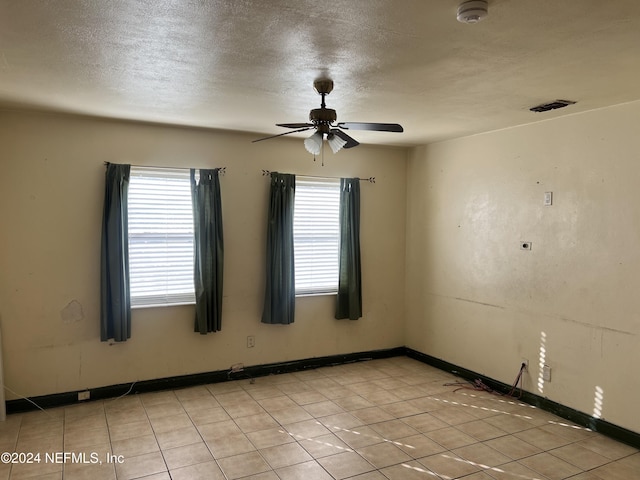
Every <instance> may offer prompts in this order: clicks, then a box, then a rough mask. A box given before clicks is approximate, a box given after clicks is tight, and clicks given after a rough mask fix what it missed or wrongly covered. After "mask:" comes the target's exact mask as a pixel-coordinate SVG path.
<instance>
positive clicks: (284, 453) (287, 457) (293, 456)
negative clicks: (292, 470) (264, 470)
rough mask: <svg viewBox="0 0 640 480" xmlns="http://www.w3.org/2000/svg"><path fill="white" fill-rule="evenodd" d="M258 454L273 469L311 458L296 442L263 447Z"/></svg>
mask: <svg viewBox="0 0 640 480" xmlns="http://www.w3.org/2000/svg"><path fill="white" fill-rule="evenodd" d="M260 454H261V455H262V457H263V458H264V459H265V460H266V461H267V463H268V464H269V465H270V466H271V468H273V469H276V468H282V467H288V466H289V465H295V464H296V463H304V462H308V461H310V460H313V458H312V457H311V455H309V454H308V453H307V451H306V450H305V449H304V448H302V447H301V446H300V445H299V444H298V443H297V442H294V443H287V444H284V445H276V446H275V447H269V448H264V449H262V450H260Z"/></svg>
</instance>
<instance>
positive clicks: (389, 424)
mask: <svg viewBox="0 0 640 480" xmlns="http://www.w3.org/2000/svg"><path fill="white" fill-rule="evenodd" d="M370 427H371V428H372V429H373V430H374V431H376V432H377V433H378V434H379V435H380V436H381V437H382V438H384V439H385V440H395V439H396V438H402V437H408V436H410V435H415V434H417V433H418V431H417V430H416V429H414V428H412V427H410V426H409V425H407V424H406V423H404V422H402V421H401V420H388V421H386V422H380V423H373V424H371V425H370Z"/></svg>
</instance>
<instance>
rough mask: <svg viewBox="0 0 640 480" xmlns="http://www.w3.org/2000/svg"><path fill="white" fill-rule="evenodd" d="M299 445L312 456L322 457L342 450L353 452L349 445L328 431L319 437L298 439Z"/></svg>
mask: <svg viewBox="0 0 640 480" xmlns="http://www.w3.org/2000/svg"><path fill="white" fill-rule="evenodd" d="M298 441H299V442H300V445H302V447H304V449H305V450H306V451H307V452H308V453H309V454H310V455H311V456H312V457H313V458H316V459H317V458H322V457H328V456H329V455H335V454H337V453H342V452H353V451H354V450H352V449H351V447H350V446H349V445H347V444H346V443H344V442H343V441H342V440H340V438H338V437H337V436H336V435H334V434H332V433H330V434H328V435H322V436H320V437H315V438H309V439H298Z"/></svg>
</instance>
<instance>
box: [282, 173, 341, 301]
mask: <svg viewBox="0 0 640 480" xmlns="http://www.w3.org/2000/svg"><path fill="white" fill-rule="evenodd" d="M294 198H295V206H294V220H293V231H294V235H293V237H294V262H295V295H296V297H304V296H317V295H336V294H337V293H338V279H339V262H340V179H339V178H331V177H314V176H304V175H300V176H296V191H295V196H294ZM318 208H320V210H318ZM327 260H330V263H329V264H327V263H326V261H327ZM305 264H306V266H304V268H303V265H305Z"/></svg>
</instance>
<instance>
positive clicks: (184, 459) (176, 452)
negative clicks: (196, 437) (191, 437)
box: [162, 442, 213, 470]
mask: <svg viewBox="0 0 640 480" xmlns="http://www.w3.org/2000/svg"><path fill="white" fill-rule="evenodd" d="M162 456H163V457H164V461H165V463H166V464H167V467H168V468H169V470H174V469H178V468H181V467H188V466H190V465H195V464H198V463H207V462H211V461H212V460H213V457H212V456H211V453H210V452H209V449H208V448H207V446H206V445H205V444H204V442H200V443H194V444H191V445H185V446H182V447H177V448H171V449H168V450H162Z"/></svg>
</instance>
